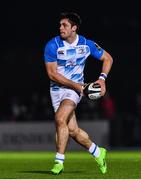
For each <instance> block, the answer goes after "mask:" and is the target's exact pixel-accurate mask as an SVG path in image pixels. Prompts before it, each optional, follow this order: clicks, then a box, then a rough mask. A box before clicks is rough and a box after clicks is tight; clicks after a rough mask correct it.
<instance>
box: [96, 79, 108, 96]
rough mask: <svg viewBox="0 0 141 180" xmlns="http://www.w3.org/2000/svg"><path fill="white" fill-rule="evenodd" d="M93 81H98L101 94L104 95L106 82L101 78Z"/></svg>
mask: <svg viewBox="0 0 141 180" xmlns="http://www.w3.org/2000/svg"><path fill="white" fill-rule="evenodd" d="M94 83H98V84H100V86H101V96H104V95H105V93H106V83H105V81H104V80H103V79H98V80H97V81H95V82H94Z"/></svg>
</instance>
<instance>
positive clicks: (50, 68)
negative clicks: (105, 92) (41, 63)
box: [45, 61, 82, 93]
mask: <svg viewBox="0 0 141 180" xmlns="http://www.w3.org/2000/svg"><path fill="white" fill-rule="evenodd" d="M45 67H46V71H47V74H48V76H49V78H50V79H51V80H52V81H55V82H56V83H58V84H61V85H64V86H67V87H69V88H71V89H74V90H76V91H78V92H81V93H82V85H81V84H79V83H75V82H73V81H71V80H69V79H67V78H65V77H64V76H63V75H62V74H60V73H58V72H57V62H56V61H55V62H47V63H45Z"/></svg>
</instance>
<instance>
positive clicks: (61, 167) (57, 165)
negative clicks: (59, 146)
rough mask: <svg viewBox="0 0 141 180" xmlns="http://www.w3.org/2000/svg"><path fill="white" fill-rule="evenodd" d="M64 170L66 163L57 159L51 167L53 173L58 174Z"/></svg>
mask: <svg viewBox="0 0 141 180" xmlns="http://www.w3.org/2000/svg"><path fill="white" fill-rule="evenodd" d="M63 171H64V165H63V164H62V163H59V162H57V161H55V164H54V166H53V168H52V169H51V173H52V174H54V175H58V174H60V173H61V172H63Z"/></svg>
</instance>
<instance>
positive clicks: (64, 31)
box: [60, 19, 76, 39]
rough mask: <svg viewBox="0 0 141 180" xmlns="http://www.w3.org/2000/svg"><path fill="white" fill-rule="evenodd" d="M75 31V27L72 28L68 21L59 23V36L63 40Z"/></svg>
mask: <svg viewBox="0 0 141 180" xmlns="http://www.w3.org/2000/svg"><path fill="white" fill-rule="evenodd" d="M75 31H76V26H72V25H71V23H70V22H69V21H68V19H62V20H61V21H60V36H61V37H62V38H63V39H67V38H70V37H71V36H72V34H73V32H75Z"/></svg>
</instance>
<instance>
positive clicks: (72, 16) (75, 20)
mask: <svg viewBox="0 0 141 180" xmlns="http://www.w3.org/2000/svg"><path fill="white" fill-rule="evenodd" d="M62 19H68V20H69V22H70V23H71V25H72V26H74V25H76V26H77V31H78V30H79V27H80V24H81V18H80V16H79V15H78V14H77V13H75V12H63V13H61V16H60V20H62Z"/></svg>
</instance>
